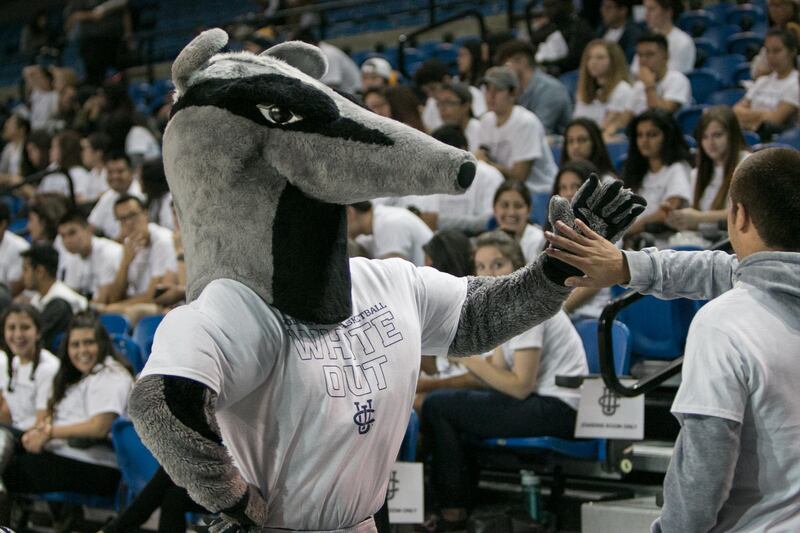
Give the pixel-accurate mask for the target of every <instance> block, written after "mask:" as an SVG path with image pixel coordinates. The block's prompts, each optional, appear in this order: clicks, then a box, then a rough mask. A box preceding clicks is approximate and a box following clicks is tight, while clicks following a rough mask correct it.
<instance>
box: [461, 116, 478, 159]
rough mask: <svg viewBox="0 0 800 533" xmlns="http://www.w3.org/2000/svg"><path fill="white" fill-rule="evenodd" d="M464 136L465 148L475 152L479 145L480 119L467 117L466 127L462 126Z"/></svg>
mask: <svg viewBox="0 0 800 533" xmlns="http://www.w3.org/2000/svg"><path fill="white" fill-rule="evenodd" d="M464 137H466V138H467V149H468V150H469V151H470V152H475V151H476V150H477V149H478V148H479V147H480V139H481V121H480V120H478V119H477V118H471V119H469V122H467V127H466V128H464Z"/></svg>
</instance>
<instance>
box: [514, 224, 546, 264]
mask: <svg viewBox="0 0 800 533" xmlns="http://www.w3.org/2000/svg"><path fill="white" fill-rule="evenodd" d="M545 244H547V242H546V241H545V238H544V232H543V231H542V229H541V228H540V227H539V226H534V225H533V224H528V225H526V226H525V230H524V231H523V232H522V238H521V239H520V240H519V246H520V248H522V255H523V256H524V257H525V262H526V263H532V262H533V261H534V260H535V259H536V258H537V257H539V253H540V252H541V251H542V250H544V247H545Z"/></svg>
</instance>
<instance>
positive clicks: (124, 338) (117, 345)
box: [111, 333, 145, 374]
mask: <svg viewBox="0 0 800 533" xmlns="http://www.w3.org/2000/svg"><path fill="white" fill-rule="evenodd" d="M111 342H112V344H113V345H114V349H116V350H117V351H118V352H119V353H120V355H122V356H123V357H125V358H126V359H127V360H128V362H129V363H130V364H131V367H132V368H133V372H134V373H135V374H138V373H139V372H141V371H142V369H143V368H144V362H145V360H144V359H142V351H141V349H140V348H139V345H138V344H136V341H134V340H133V339H132V338H130V337H129V336H128V335H127V334H122V333H114V334H112V335H111Z"/></svg>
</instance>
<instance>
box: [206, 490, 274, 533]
mask: <svg viewBox="0 0 800 533" xmlns="http://www.w3.org/2000/svg"><path fill="white" fill-rule="evenodd" d="M266 523H267V502H266V501H265V500H264V498H263V497H262V496H261V493H260V492H259V490H258V489H257V488H256V487H254V486H253V485H248V486H247V492H245V493H244V494H243V495H242V497H241V499H240V500H239V501H238V502H237V503H236V504H235V505H234V506H233V507H229V508H228V509H225V510H223V511H221V512H220V516H219V518H217V519H216V520H214V522H212V523H211V525H210V526H209V528H208V533H244V532H246V531H257V530H258V529H259V528H260V526H264V525H266Z"/></svg>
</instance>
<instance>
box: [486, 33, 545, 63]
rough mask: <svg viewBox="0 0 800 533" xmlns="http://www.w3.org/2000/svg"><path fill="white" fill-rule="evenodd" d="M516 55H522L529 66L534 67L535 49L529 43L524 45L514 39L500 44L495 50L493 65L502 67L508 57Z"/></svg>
mask: <svg viewBox="0 0 800 533" xmlns="http://www.w3.org/2000/svg"><path fill="white" fill-rule="evenodd" d="M518 54H522V55H524V56H525V58H526V59H527V60H528V64H529V65H530V66H535V65H536V49H535V48H534V47H533V45H531V44H530V43H526V42H525V41H521V40H520V39H514V40H512V41H508V42H505V43H503V44H501V45H500V47H499V48H498V49H497V53H496V54H495V55H494V64H495V65H503V64H505V62H506V61H508V59H509V58H510V57H512V56H515V55H518Z"/></svg>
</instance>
